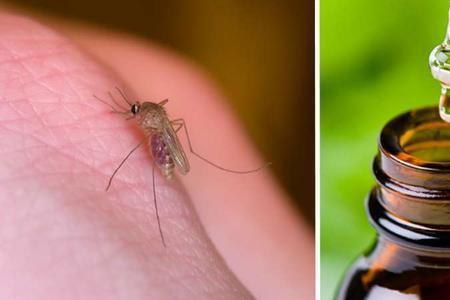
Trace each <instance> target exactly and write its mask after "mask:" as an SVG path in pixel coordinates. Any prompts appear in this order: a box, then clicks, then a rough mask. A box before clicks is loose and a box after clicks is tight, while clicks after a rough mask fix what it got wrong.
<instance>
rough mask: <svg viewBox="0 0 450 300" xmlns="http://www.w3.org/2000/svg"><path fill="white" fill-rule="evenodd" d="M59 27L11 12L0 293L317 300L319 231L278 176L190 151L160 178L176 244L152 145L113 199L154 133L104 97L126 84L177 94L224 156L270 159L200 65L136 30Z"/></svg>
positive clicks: (215, 153) (5, 22)
mask: <svg viewBox="0 0 450 300" xmlns="http://www.w3.org/2000/svg"><path fill="white" fill-rule="evenodd" d="M52 24H53V25H54V26H55V27H57V28H58V29H59V30H60V31H62V32H64V34H65V35H66V36H68V38H65V37H63V36H61V35H60V34H58V33H55V32H53V31H52V30H50V29H48V28H46V27H44V26H43V25H39V24H37V23H35V22H34V21H31V20H30V19H28V18H24V17H18V16H14V15H10V14H3V15H1V16H0V61H1V64H0V137H1V138H0V154H1V160H0V204H1V210H0V244H1V248H0V282H1V285H0V299H53V298H55V299H241V298H242V299H247V298H252V296H251V295H252V294H253V295H254V296H256V297H257V298H258V299H275V298H277V299H312V298H313V294H314V292H313V291H314V287H313V275H312V274H313V268H314V260H313V242H312V234H311V233H310V231H309V230H308V229H307V228H306V226H305V224H303V223H302V222H301V221H299V219H298V217H297V216H296V215H295V213H293V210H292V208H290V207H289V206H288V205H287V203H288V201H287V196H286V195H285V194H283V192H282V191H281V190H280V188H279V187H278V185H277V184H276V183H275V181H274V179H273V178H272V177H271V175H270V174H269V172H268V171H267V170H265V171H262V172H261V173H257V174H251V175H236V174H228V173H223V172H222V171H220V170H217V169H214V168H212V167H211V166H209V165H206V164H204V163H203V162H202V161H199V160H196V159H195V157H190V158H191V159H190V162H191V165H192V171H191V172H190V173H189V174H188V175H187V176H184V177H183V178H180V179H181V182H180V181H178V180H172V181H168V180H166V179H164V178H163V177H162V176H161V175H160V174H159V173H158V172H156V192H157V201H158V207H159V213H160V216H161V226H162V231H163V233H164V237H165V240H166V243H167V248H164V247H163V245H162V243H161V240H160V236H159V231H158V227H157V222H156V218H155V210H154V205H153V192H152V182H151V178H152V177H151V171H152V169H151V166H152V164H151V158H150V156H149V154H148V151H147V150H146V148H145V147H142V148H140V149H139V150H138V151H136V153H135V154H134V155H133V156H132V157H131V158H130V159H129V160H128V161H127V162H126V164H125V165H124V167H123V168H122V169H121V170H120V171H119V173H118V175H117V176H116V178H115V179H114V181H113V184H112V187H111V189H110V190H109V191H108V192H105V186H106V184H107V182H108V178H109V176H110V175H111V173H112V171H113V170H114V169H115V167H117V165H118V163H119V162H120V161H121V160H122V159H123V158H124V156H125V155H126V154H127V153H128V152H129V151H130V150H131V148H132V147H133V146H135V145H136V144H137V143H138V142H139V141H140V140H141V139H142V137H143V134H142V132H141V131H140V130H139V127H138V126H137V125H136V123H134V122H133V121H132V120H130V121H126V120H125V119H124V118H121V117H120V116H117V115H115V114H111V113H109V110H110V109H109V108H108V107H107V106H105V105H104V104H103V103H100V102H99V101H96V100H95V98H93V96H92V95H93V94H96V95H98V96H99V97H102V98H105V99H107V93H108V92H114V87H115V86H119V87H121V88H122V89H123V90H124V91H125V92H126V93H127V95H128V96H129V97H130V98H131V99H142V100H145V101H154V102H158V101H160V100H163V99H165V98H169V103H167V104H166V108H167V111H168V113H169V115H170V116H171V117H172V118H178V117H182V118H184V119H185V120H186V122H187V124H188V126H189V130H190V135H191V139H192V142H193V145H194V147H195V148H196V150H197V151H198V152H200V153H202V154H205V155H206V156H207V157H208V158H210V159H211V160H213V161H215V162H220V163H221V164H222V165H224V166H227V167H230V168H235V169H245V168H247V167H248V168H252V167H254V166H258V165H260V164H261V160H260V159H259V158H258V155H257V154H256V152H255V150H253V149H252V147H251V145H250V143H249V142H248V140H247V138H246V137H245V135H244V134H243V131H242V129H241V128H240V126H239V125H238V122H237V121H236V119H235V118H234V117H233V116H232V114H231V113H230V110H229V109H228V107H227V106H226V104H225V103H226V101H225V99H223V97H222V96H220V94H219V93H218V92H217V90H216V89H215V88H214V87H213V85H212V84H211V82H209V81H208V80H206V79H205V76H204V75H203V74H201V72H200V71H198V70H197V69H196V68H194V67H192V66H191V65H190V64H189V63H188V62H186V61H184V60H183V59H181V58H179V57H177V56H176V55H175V54H173V53H170V52H169V51H167V50H165V49H162V48H160V47H158V46H156V45H150V44H148V43H144V42H142V41H139V40H137V39H134V38H131V37H128V36H124V35H117V34H113V33H109V32H105V31H100V30H95V29H92V28H86V27H82V26H75V25H68V24H66V23H65V24H64V25H62V24H61V23H58V22H57V21H53V22H52ZM76 44H78V45H79V46H76ZM86 53H90V54H86ZM180 135H181V134H180ZM181 136H182V135H181ZM181 139H182V141H183V137H182V138H181ZM184 141H185V140H184ZM184 144H185V145H186V143H184ZM185 150H186V151H187V147H186V148H185ZM188 156H189V153H188ZM191 201H192V202H191ZM194 207H195V210H194ZM197 214H198V215H199V217H200V218H199V217H198V216H197ZM199 219H200V220H201V222H202V224H203V225H204V227H205V229H206V231H205V230H204V229H203V227H202V225H201V223H200V221H199ZM211 240H212V242H211ZM213 244H214V245H215V247H214V246H213ZM216 247H217V249H216ZM225 262H226V263H225Z"/></svg>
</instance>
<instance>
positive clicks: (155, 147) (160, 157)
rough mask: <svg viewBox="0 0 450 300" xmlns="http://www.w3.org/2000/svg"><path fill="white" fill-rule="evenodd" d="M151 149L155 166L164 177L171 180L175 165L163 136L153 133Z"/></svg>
mask: <svg viewBox="0 0 450 300" xmlns="http://www.w3.org/2000/svg"><path fill="white" fill-rule="evenodd" d="M150 148H151V151H152V156H153V160H154V162H155V164H156V165H157V166H158V167H159V169H160V170H161V172H162V173H163V175H164V177H166V178H168V179H170V178H171V177H172V174H173V169H174V166H175V165H174V162H173V159H172V157H171V156H170V152H169V150H168V148H167V145H166V144H165V143H164V139H163V138H162V136H161V134H159V133H153V134H152V135H151V139H150Z"/></svg>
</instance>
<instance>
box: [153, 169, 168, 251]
mask: <svg viewBox="0 0 450 300" xmlns="http://www.w3.org/2000/svg"><path fill="white" fill-rule="evenodd" d="M152 182H153V202H154V203H155V212H156V220H157V221H158V229H159V235H160V236H161V241H162V244H163V245H164V248H166V241H165V240H164V235H163V232H162V229H161V220H160V219H159V212H158V201H156V183H155V166H154V165H152Z"/></svg>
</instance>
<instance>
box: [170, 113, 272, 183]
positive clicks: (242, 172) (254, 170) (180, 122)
mask: <svg viewBox="0 0 450 300" xmlns="http://www.w3.org/2000/svg"><path fill="white" fill-rule="evenodd" d="M172 123H174V124H180V125H181V127H183V129H184V132H185V134H186V138H187V141H188V145H189V151H190V152H191V153H192V154H193V155H195V156H197V157H198V158H200V159H201V160H203V161H204V162H206V163H208V164H210V165H211V166H213V167H216V168H217V169H220V170H222V171H225V172H229V173H236V174H248V173H254V172H258V171H260V170H261V169H264V168H266V167H267V166H270V165H271V164H272V163H271V162H268V163H266V164H264V165H262V166H260V167H258V168H256V169H251V170H232V169H228V168H225V167H222V166H220V165H218V164H216V163H214V162H212V161H210V160H209V159H207V158H205V157H203V156H202V155H200V154H198V153H197V152H195V151H194V149H193V148H192V144H191V139H190V137H189V132H188V129H187V126H186V122H185V121H184V119H176V120H173V121H172Z"/></svg>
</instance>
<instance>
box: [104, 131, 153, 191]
mask: <svg viewBox="0 0 450 300" xmlns="http://www.w3.org/2000/svg"><path fill="white" fill-rule="evenodd" d="M146 139H147V138H145V139H143V140H142V141H140V142H139V144H137V146H135V147H134V148H133V149H132V150H131V151H130V152H129V153H128V154H127V156H125V158H124V159H123V160H122V162H121V163H120V164H119V166H118V167H117V168H116V169H115V170H114V172H113V173H112V175H111V177H110V178H109V181H108V185H107V186H106V191H108V190H109V188H110V187H111V183H112V180H113V178H114V176H115V175H116V173H117V171H119V169H120V168H121V167H122V166H123V164H124V163H125V161H126V160H127V159H128V158H129V157H130V156H131V154H133V152H134V151H136V150H137V149H138V148H139V147H140V146H141V145H142V144H143V143H144V141H145V140H146Z"/></svg>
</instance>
